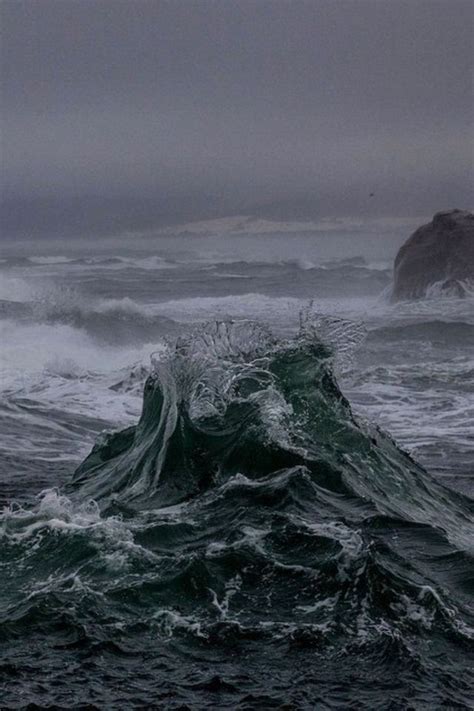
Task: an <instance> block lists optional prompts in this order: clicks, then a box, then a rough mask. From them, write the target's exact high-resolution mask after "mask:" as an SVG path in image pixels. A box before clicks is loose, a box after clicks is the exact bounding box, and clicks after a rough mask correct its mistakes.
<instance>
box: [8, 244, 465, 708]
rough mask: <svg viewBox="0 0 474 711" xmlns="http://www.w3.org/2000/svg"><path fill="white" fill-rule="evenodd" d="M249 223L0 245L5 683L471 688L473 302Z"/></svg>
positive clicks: (246, 689)
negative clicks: (142, 241) (118, 243)
mask: <svg viewBox="0 0 474 711" xmlns="http://www.w3.org/2000/svg"><path fill="white" fill-rule="evenodd" d="M260 239H261V241H260V243H259V246H258V247H255V246H252V248H251V249H249V246H248V245H249V242H248V241H247V242H245V240H241V241H240V242H238V241H237V243H235V242H233V243H232V244H229V243H219V242H218V241H211V242H209V241H203V240H198V239H197V238H192V239H186V238H182V239H181V241H180V242H179V244H177V243H176V241H175V243H171V242H169V243H165V242H164V241H162V242H159V241H158V242H157V244H155V245H154V248H153V249H150V248H148V251H146V250H141V251H140V252H138V251H136V252H135V253H134V252H131V251H130V250H129V251H127V252H125V251H123V252H120V253H118V252H117V251H115V252H113V250H112V248H109V249H108V250H105V249H104V250H103V251H102V252H101V251H100V250H98V251H97V253H94V254H93V255H90V254H89V255H85V254H83V253H82V254H81V253H80V252H79V251H78V252H77V253H71V254H69V253H67V254H58V253H57V251H56V252H54V251H52V252H51V254H49V253H42V254H37V255H36V256H33V257H31V256H29V257H28V256H25V255H24V254H21V253H20V252H19V251H18V252H16V253H15V251H14V250H13V251H10V252H9V253H8V254H6V255H5V260H4V261H3V262H1V263H0V299H1V301H0V338H1V344H2V345H1V351H0V357H1V390H2V392H1V406H0V418H1V421H0V431H1V434H2V437H1V440H0V500H1V504H2V505H3V506H4V508H3V513H1V514H0V574H1V580H2V585H3V587H2V591H1V593H0V638H1V642H2V644H1V645H0V689H1V692H0V697H1V700H0V706H1V707H2V708H22V707H25V708H26V707H27V706H28V704H36V706H31V708H37V707H40V708H42V707H49V706H53V707H56V708H82V707H84V708H85V707H86V706H87V707H88V708H93V707H97V708H117V709H123V708H134V707H141V708H143V707H157V708H191V709H199V708H208V707H209V708H236V709H253V708H333V709H339V708H371V709H372V708H374V709H375V708H376V709H379V708H380V709H407V708H416V709H425V708H426V709H433V708H440V707H448V708H471V707H472V702H473V698H474V696H473V695H474V684H473V683H472V673H471V672H472V665H473V662H474V648H473V635H474V610H473V606H472V594H473V592H474V576H473V555H472V554H473V550H472V549H473V545H474V537H473V513H474V512H473V501H472V498H469V497H470V495H472V481H473V480H472V475H473V460H474V433H473V427H472V422H473V418H474V360H473V355H472V354H473V352H474V348H473V347H474V303H473V302H472V300H469V299H467V300H463V301H459V300H456V299H445V300H440V299H432V300H429V301H425V302H418V303H416V304H401V305H398V306H390V305H389V304H388V303H387V300H386V299H385V298H384V297H383V291H384V290H385V289H387V288H388V287H389V283H390V269H389V259H388V258H385V261H384V255H383V254H382V253H381V254H376V255H375V256H374V254H372V255H368V254H365V255H364V256H363V257H360V256H358V254H357V253H354V249H353V250H352V251H351V250H347V254H348V256H347V258H345V259H340V258H337V253H339V254H341V249H340V245H337V249H336V254H331V253H330V251H327V250H325V248H324V246H322V245H321V244H319V243H314V241H313V242H312V241H311V240H309V239H308V238H306V237H305V238H301V237H294V238H293V237H292V240H291V243H290V244H289V240H288V239H285V240H284V241H273V242H272V241H271V239H270V240H268V239H266V240H264V239H263V238H260ZM252 245H253V243H252ZM249 253H250V256H249ZM295 255H297V256H296V257H295ZM104 431H107V432H108V433H109V434H105V433H104ZM386 432H387V433H389V434H385V433H386ZM111 433H115V434H111ZM92 447H94V449H93V450H92V453H90V452H91V449H92ZM74 472H75V473H74Z"/></svg>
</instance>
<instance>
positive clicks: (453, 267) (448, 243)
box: [392, 210, 474, 301]
mask: <svg viewBox="0 0 474 711" xmlns="http://www.w3.org/2000/svg"><path fill="white" fill-rule="evenodd" d="M470 290H474V214H473V213H472V212H468V211H467V210H448V211H445V212H438V213H437V214H436V215H435V216H434V217H433V220H432V221H431V222H429V223H428V224H427V225H423V226H422V227H419V228H418V229H417V230H416V231H415V232H414V233H413V234H412V235H411V237H409V239H408V240H407V241H406V242H405V244H404V245H403V246H402V247H401V248H400V250H399V252H398V254H397V256H396V258H395V265H394V274H393V291H392V299H393V300H394V301H398V300H400V299H420V298H423V297H424V296H429V295H449V296H458V297H462V296H465V295H466V294H467V293H469V292H470Z"/></svg>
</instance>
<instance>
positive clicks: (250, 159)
mask: <svg viewBox="0 0 474 711" xmlns="http://www.w3.org/2000/svg"><path fill="white" fill-rule="evenodd" d="M1 12H2V16H3V17H2V37H1V40H2V41H1V54H2V65H1V79H2V185H3V187H2V194H3V202H4V234H6V233H8V234H12V233H13V232H15V231H20V232H22V231H25V232H31V231H32V230H37V231H43V232H48V231H50V232H52V233H53V232H55V231H62V232H63V233H65V232H67V231H69V232H71V234H72V233H85V232H87V231H89V232H90V231H94V230H96V231H97V232H107V231H108V232H114V231H120V230H126V229H130V228H132V229H148V228H150V227H153V226H155V225H161V224H164V223H167V222H184V221H187V220H191V219H203V218H208V217H212V216H217V215H233V214H256V215H260V216H266V217H275V218H279V219H281V218H285V219H294V218H297V219H304V218H318V217H327V216H357V217H364V216H384V215H387V216H409V215H428V214H431V213H433V212H434V211H436V210H438V209H445V208H449V207H461V208H463V207H470V206H471V204H472V198H471V195H472V190H473V155H472V129H473V125H472V118H473V116H472V112H473V63H472V56H473V54H472V53H473V13H474V3H473V2H472V1H471V0H469V1H465V0H429V1H424V0H423V1H419V0H407V1H406V2H402V1H401V0H350V1H348V2H346V1H345V0H312V1H311V2H303V1H302V0H287V1H286V2H283V1H281V0H273V1H267V0H249V1H248V2H247V1H241V0H214V1H213V2H208V1H207V0H193V1H192V2H191V1H190V0H189V1H185V0H169V1H168V2H164V1H162V0H152V1H148V0H127V1H124V0H105V1H104V0H78V1H77V0H67V1H66V0H58V1H55V2H52V1H51V0H29V1H28V2H21V1H19V0H13V1H11V2H8V1H5V0H4V1H3V3H2V4H1ZM370 193H374V195H373V197H370Z"/></svg>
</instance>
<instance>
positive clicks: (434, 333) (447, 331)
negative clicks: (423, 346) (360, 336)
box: [369, 319, 474, 347]
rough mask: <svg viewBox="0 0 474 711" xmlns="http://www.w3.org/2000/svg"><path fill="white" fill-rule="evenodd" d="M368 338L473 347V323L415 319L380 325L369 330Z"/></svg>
mask: <svg viewBox="0 0 474 711" xmlns="http://www.w3.org/2000/svg"><path fill="white" fill-rule="evenodd" d="M369 339H377V340H380V339H383V340H392V341H401V340H417V341H419V340H432V341H437V342H442V343H445V344H447V345H449V344H452V345H456V344H458V343H462V344H463V345H471V344H472V346H473V347H474V324H473V323H466V322H465V321H454V320H450V321H443V320H437V319H434V320H427V321H420V320H417V322H416V323H405V324H399V325H393V326H382V327H379V328H377V329H373V330H372V331H370V334H369Z"/></svg>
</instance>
